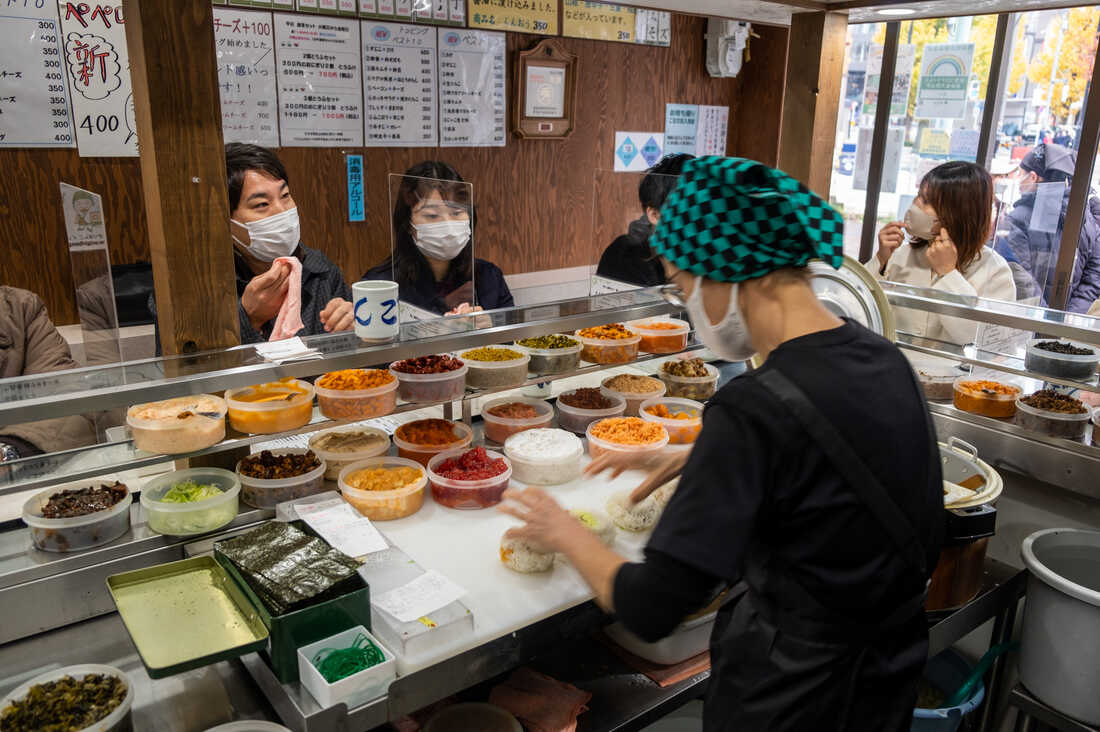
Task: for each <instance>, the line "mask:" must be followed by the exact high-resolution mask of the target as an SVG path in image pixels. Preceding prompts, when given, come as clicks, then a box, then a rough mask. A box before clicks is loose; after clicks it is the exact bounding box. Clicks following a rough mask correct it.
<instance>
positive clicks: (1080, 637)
mask: <svg viewBox="0 0 1100 732" xmlns="http://www.w3.org/2000/svg"><path fill="white" fill-rule="evenodd" d="M1022 553H1023V558H1024V564H1025V565H1027V568H1028V570H1030V572H1031V576H1030V577H1029V578H1028V582H1027V604H1026V607H1025V610H1024V622H1023V632H1022V637H1021V641H1020V642H1021V648H1020V680H1021V681H1022V682H1023V684H1024V686H1026V687H1027V688H1028V689H1029V690H1030V691H1031V692H1032V693H1033V694H1035V696H1037V697H1038V698H1039V699H1041V700H1042V701H1044V702H1046V703H1047V704H1048V705H1050V706H1052V707H1054V708H1055V709H1057V710H1058V711H1060V712H1063V713H1065V714H1067V715H1069V716H1071V717H1074V718H1075V719H1079V720H1081V721H1082V722H1085V723H1087V724H1091V725H1096V724H1100V694H1097V690H1098V689H1100V663H1097V659H1098V658H1100V532H1096V531H1081V530H1077V529H1045V530H1043V531H1037V532H1035V533H1034V534H1032V535H1031V536H1029V537H1027V538H1026V539H1024V544H1023V549H1022Z"/></svg>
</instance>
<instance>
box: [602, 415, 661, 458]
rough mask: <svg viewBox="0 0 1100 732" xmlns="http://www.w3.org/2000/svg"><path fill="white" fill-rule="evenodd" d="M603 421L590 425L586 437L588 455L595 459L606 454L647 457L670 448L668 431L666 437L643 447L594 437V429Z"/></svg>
mask: <svg viewBox="0 0 1100 732" xmlns="http://www.w3.org/2000/svg"><path fill="white" fill-rule="evenodd" d="M601 421H603V420H600V421H597V422H593V423H592V424H590V425H588V430H587V431H586V432H585V437H587V438H588V454H589V455H591V456H592V458H593V459H595V458H598V457H599V456H600V455H603V454H604V453H605V452H629V453H633V454H635V455H638V456H647V455H651V454H653V453H658V452H660V451H661V450H664V449H665V448H666V447H667V446H668V431H667V430H666V431H665V434H664V436H662V437H661V439H660V440H658V441H656V442H648V443H645V444H642V445H633V444H630V445H628V444H623V443H619V442H611V441H610V440H603V439H600V438H599V437H593V435H592V428H593V427H595V426H596V425H598V424H599V423H600V422H601Z"/></svg>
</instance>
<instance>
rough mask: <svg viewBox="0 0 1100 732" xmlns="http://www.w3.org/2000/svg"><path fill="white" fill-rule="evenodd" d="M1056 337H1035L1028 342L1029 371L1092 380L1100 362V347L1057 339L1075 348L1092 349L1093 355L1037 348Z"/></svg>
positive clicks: (1025, 357) (1027, 365)
mask: <svg viewBox="0 0 1100 732" xmlns="http://www.w3.org/2000/svg"><path fill="white" fill-rule="evenodd" d="M1053 341H1057V339H1055V338H1033V339H1031V340H1030V341H1028V342H1027V354H1026V355H1025V356H1024V367H1025V368H1027V370H1028V371H1035V372H1036V373H1040V374H1045V375H1047V376H1056V377H1059V378H1063V379H1079V380H1081V381H1092V380H1093V375H1094V374H1095V373H1096V366H1097V364H1100V348H1097V347H1096V346H1089V345H1086V344H1084V343H1074V342H1073V341H1057V342H1060V343H1064V344H1066V345H1069V346H1073V347H1075V348H1082V349H1087V350H1089V351H1092V354H1091V355H1080V356H1076V355H1072V354H1068V353H1055V352H1054V351H1047V350H1045V349H1042V348H1037V346H1038V345H1039V344H1040V343H1051V342H1053Z"/></svg>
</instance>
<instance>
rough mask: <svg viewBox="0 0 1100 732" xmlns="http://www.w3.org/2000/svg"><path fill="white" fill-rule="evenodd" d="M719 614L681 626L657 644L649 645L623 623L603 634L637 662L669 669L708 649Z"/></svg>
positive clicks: (710, 614) (694, 619)
mask: <svg viewBox="0 0 1100 732" xmlns="http://www.w3.org/2000/svg"><path fill="white" fill-rule="evenodd" d="M717 617H718V613H717V612H713V613H709V614H707V615H704V616H702V617H700V618H693V619H691V620H687V621H685V622H683V623H681V624H680V625H679V626H677V627H676V629H675V630H673V631H672V632H671V633H669V634H668V635H667V636H665V637H664V638H662V639H661V640H659V641H655V642H653V643H648V642H646V641H644V640H642V639H641V638H639V637H638V636H636V635H634V634H633V633H631V632H630V631H629V630H627V629H626V626H624V625H623V624H622V623H612V624H611V625H609V626H607V627H606V628H604V634H605V635H607V637H609V638H611V640H613V641H615V642H616V643H618V644H619V645H620V646H621V647H623V648H625V649H626V650H627V651H630V652H631V653H633V654H634V655H635V656H637V657H638V658H644V659H645V660H647V661H649V662H651V663H656V664H660V665H662V666H671V665H672V664H676V663H682V662H683V661H686V660H688V659H689V658H693V657H695V656H698V655H699V654H700V653H702V652H703V651H705V650H707V648H708V647H710V635H711V632H712V631H713V630H714V621H715V620H716V619H717Z"/></svg>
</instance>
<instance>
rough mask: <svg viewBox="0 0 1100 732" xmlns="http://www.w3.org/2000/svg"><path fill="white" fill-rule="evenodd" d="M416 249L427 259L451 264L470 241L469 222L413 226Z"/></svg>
mask: <svg viewBox="0 0 1100 732" xmlns="http://www.w3.org/2000/svg"><path fill="white" fill-rule="evenodd" d="M413 230H414V231H415V232H416V248H417V249H419V250H420V252H421V253H422V254H423V255H424V256H425V257H431V258H432V259H438V260H440V261H443V262H449V261H451V260H452V259H454V258H455V257H457V256H458V255H459V253H460V252H461V251H462V249H463V248H464V247H465V246H466V242H468V241H470V222H469V221H437V222H434V223H431V224H413Z"/></svg>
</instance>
